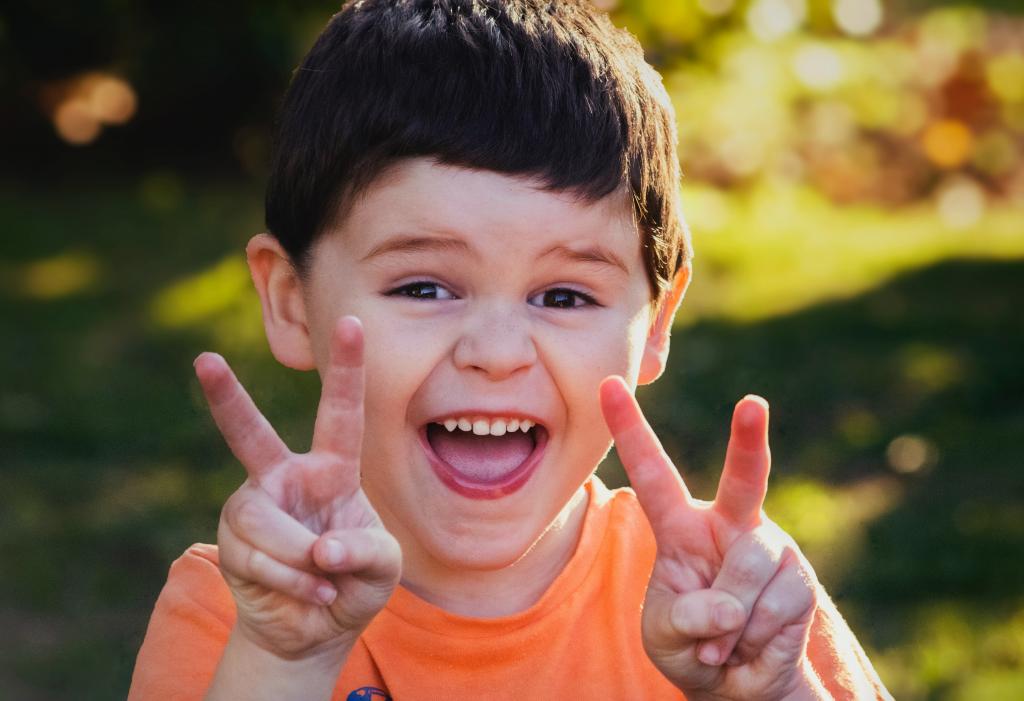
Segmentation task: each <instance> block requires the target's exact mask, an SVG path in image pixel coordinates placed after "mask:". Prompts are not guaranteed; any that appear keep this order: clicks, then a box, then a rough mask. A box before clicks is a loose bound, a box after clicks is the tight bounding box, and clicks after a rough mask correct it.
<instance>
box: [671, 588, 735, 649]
mask: <svg viewBox="0 0 1024 701" xmlns="http://www.w3.org/2000/svg"><path fill="white" fill-rule="evenodd" d="M745 620H746V612H745V611H744V610H743V605H742V604H741V603H740V602H739V601H737V600H736V598H735V597H734V596H732V595H731V594H728V593H726V592H724V591H719V590H716V589H697V590H695V591H691V592H687V593H685V594H681V595H680V596H679V597H677V598H676V600H675V601H674V602H673V603H672V608H671V611H670V615H669V620H668V621H667V623H668V625H667V626H666V628H665V631H664V633H665V634H666V637H668V636H669V635H671V636H673V637H674V638H675V642H676V643H677V644H680V643H681V644H686V643H687V642H690V641H694V640H703V639H707V638H713V637H716V636H719V635H722V634H724V633H729V632H732V631H736V630H738V629H739V628H741V627H742V626H743V623H744V621H745Z"/></svg>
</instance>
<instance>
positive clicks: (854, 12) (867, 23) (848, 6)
mask: <svg viewBox="0 0 1024 701" xmlns="http://www.w3.org/2000/svg"><path fill="white" fill-rule="evenodd" d="M832 18H833V19H834V20H835V22H836V26H838V27H839V29H841V30H842V31H843V32H845V33H846V34H850V35H852V36H858V37H860V36H867V35H868V34H872V33H873V32H874V31H875V30H876V29H878V27H879V26H881V24H882V3H881V2H879V0H834V2H833V3H832Z"/></svg>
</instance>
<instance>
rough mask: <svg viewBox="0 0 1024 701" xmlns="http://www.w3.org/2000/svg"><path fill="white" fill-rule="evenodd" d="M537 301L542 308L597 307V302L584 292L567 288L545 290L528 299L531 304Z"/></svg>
mask: <svg viewBox="0 0 1024 701" xmlns="http://www.w3.org/2000/svg"><path fill="white" fill-rule="evenodd" d="M536 299H539V300H540V306H542V307H554V308H556V309H572V308H574V307H584V306H599V305H598V304H597V300H595V299H594V298H593V297H591V296H590V295H588V294H586V293H584V292H577V291H576V290H571V289H569V288H568V287H556V288H553V289H550V290H545V291H544V292H541V293H540V294H537V295H534V296H533V297H531V298H530V301H531V303H532V302H533V300H536Z"/></svg>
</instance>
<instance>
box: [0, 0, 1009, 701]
mask: <svg viewBox="0 0 1024 701" xmlns="http://www.w3.org/2000/svg"><path fill="white" fill-rule="evenodd" d="M598 4H599V5H601V6H602V7H605V8H607V9H610V10H611V11H612V14H613V18H614V20H615V21H616V22H617V23H619V24H620V25H623V26H626V27H628V28H629V29H630V30H631V31H632V32H634V33H635V34H636V35H637V36H638V37H639V38H640V39H641V41H642V43H643V44H644V47H645V49H646V50H647V52H648V58H649V60H650V61H651V62H652V63H653V64H655V65H656V66H657V67H658V68H659V69H660V70H661V71H662V73H663V75H664V78H665V82H666V85H667V86H668V87H669V89H670V92H671V94H672V96H673V99H674V101H675V104H676V109H677V112H678V120H679V128H680V157H681V161H682V164H683V170H684V174H685V177H684V183H683V200H684V204H685V206H686V211H687V215H688V218H689V221H690V224H691V227H692V229H693V235H694V243H695V249H696V259H695V266H696V273H695V278H694V283H693V285H692V287H691V291H690V293H689V295H688V297H687V300H686V302H685V303H684V306H683V311H682V312H681V315H680V318H679V319H678V324H677V329H676V332H675V335H674V343H673V353H672V358H671V364H670V367H669V370H668V371H667V372H666V375H665V377H664V378H663V379H662V380H661V381H660V382H658V383H657V384H656V385H655V386H653V387H651V388H646V389H643V390H641V399H642V402H643V404H644V406H645V408H646V410H647V411H648V414H649V416H650V417H651V419H652V422H653V423H654V424H655V428H656V429H657V430H658V433H659V434H660V435H661V437H662V439H663V440H664V442H665V444H666V447H667V449H668V450H669V452H670V453H671V455H672V456H673V457H674V458H675V459H676V460H677V464H678V465H679V466H680V469H681V471H682V472H683V473H684V475H685V476H686V479H687V480H688V482H690V484H691V488H692V489H693V490H694V491H695V493H696V494H697V495H698V496H701V497H704V498H710V497H711V496H712V495H713V490H714V484H715V481H716V479H717V475H718V472H719V470H720V468H721V461H722V456H723V453H724V444H725V440H726V438H727V435H726V433H727V427H728V420H729V415H730V410H731V407H732V404H733V402H734V401H735V400H736V399H737V398H738V397H740V396H742V394H744V393H746V392H756V393H760V394H762V395H763V396H765V397H767V398H768V399H769V401H771V403H772V408H773V413H772V447H773V456H774V461H775V465H774V468H773V478H772V485H771V488H770V494H769V504H768V512H769V515H771V516H772V517H773V518H775V519H776V520H777V521H779V522H780V523H781V524H782V525H783V526H784V527H785V528H786V529H788V530H789V531H790V532H791V533H792V534H793V535H794V536H795V537H796V538H797V540H798V541H799V542H800V543H801V545H802V546H803V548H804V549H805V551H806V552H807V553H808V555H809V557H810V559H811V561H812V562H813V563H814V565H815V567H816V568H817V570H818V572H819V575H820V577H821V578H822V580H823V581H824V582H825V584H826V586H827V588H828V590H829V591H830V592H831V593H832V594H833V596H834V598H835V599H836V600H837V602H838V604H839V606H840V608H841V610H842V611H843V612H844V613H845V614H846V615H847V616H848V618H849V619H850V621H851V623H852V625H853V627H854V629H855V631H856V632H857V634H858V635H859V637H860V639H861V641H862V642H863V643H864V645H865V646H866V648H867V649H868V651H869V653H870V655H871V658H872V660H873V661H874V662H875V664H876V666H877V667H878V669H879V672H880V673H881V675H882V677H883V679H884V681H885V682H886V683H887V685H888V686H889V688H890V690H891V691H892V692H893V693H894V694H895V696H896V697H897V698H900V699H1020V698H1024V470H1022V469H1021V468H1022V455H1024V454H1022V451H1021V448H1020V445H1021V443H1022V440H1024V369H1022V368H1024V362H1022V361H1024V313H1022V311H1021V306H1022V305H1024V6H1022V4H1021V3H1020V1H1019V0H1003V1H1002V2H999V1H996V0H993V1H991V2H973V3H968V4H957V3H929V2H924V1H919V2H913V1H911V0H899V1H897V0H886V1H885V2H881V1H879V0H671V1H664V0H622V1H621V2H612V1H609V0H603V1H602V2H599V3H598ZM336 9H337V4H336V3H334V2H301V3H300V2H286V1H284V0H253V1H250V2H245V3H241V2H221V3H210V2H197V1H195V0H182V1H181V2H175V3H155V2H151V3H125V2H120V1H118V0H106V1H105V2H100V1H98V0H97V1H94V2H79V3H70V2H65V3H56V2H42V3H21V4H20V5H13V4H7V5H6V7H5V9H2V10H0V66H2V72H0V216H2V221H3V228H4V231H3V234H2V235H0V339H2V340H3V342H2V343H0V360H2V362H0V367H2V373H3V374H2V376H0V447H2V449H0V630H2V631H3V635H2V636H0V698H10V699H26V700H31V699H65V698H76V699H116V698H123V697H124V695H125V693H126V690H127V687H128V682H129V679H130V675H131V669H132V666H133V663H134V656H135V653H136V651H137V649H138V646H139V644H140V642H141V639H142V635H143V632H144V629H145V625H146V622H147V619H148V615H149V612H150V610H151V608H152V605H153V602H154V600H155V598H156V595H157V593H158V591H159V589H160V587H161V585H162V584H163V581H164V578H165V576H166V572H167V568H168V566H169V564H170V562H171V561H172V560H173V559H174V558H176V557H177V556H178V555H179V554H180V553H181V552H182V551H183V549H184V548H185V547H187V546H188V545H189V544H190V543H192V542H195V541H206V542H213V541H214V539H215V529H216V523H217V516H218V512H219V509H220V505H221V504H222V503H223V501H224V499H225V498H226V497H227V495H228V494H229V493H230V492H231V491H232V490H234V489H235V487H236V486H237V485H238V484H239V483H240V481H241V479H242V476H243V473H242V470H241V468H240V467H239V466H237V465H236V464H235V463H234V461H233V459H232V458H231V456H230V454H229V453H228V451H227V449H226V448H225V447H224V445H223V444H222V442H221V439H220V438H219V436H218V434H217V432H216V430H215V429H214V427H213V425H212V422H211V421H210V420H209V418H208V416H207V414H206V410H205V407H204V405H203V403H202V400H201V397H200V395H199V392H198V387H197V384H196V383H195V381H194V379H193V375H192V368H191V361H192V359H193V358H194V357H195V355H196V354H197V353H198V352H200V351H201V350H204V349H216V350H218V351H220V352H222V353H224V354H225V355H227V356H228V357H229V359H230V360H231V362H232V363H233V364H234V365H235V366H236V369H237V371H238V373H239V375H240V376H241V377H242V379H243V381H244V382H246V384H247V385H248V386H249V387H250V388H251V389H252V392H253V394H254V396H255V398H256V400H257V402H258V403H259V404H260V405H261V406H262V407H263V408H264V409H265V411H266V413H267V414H268V415H269V417H270V418H271V420H272V421H273V423H274V424H275V425H277V426H278V427H280V429H281V432H282V433H283V435H284V436H285V437H286V438H287V439H288V440H289V441H290V442H291V444H292V445H293V446H294V447H296V448H301V447H302V446H304V445H306V444H308V441H309V436H310V431H311V428H310V427H311V420H312V413H313V410H314V407H315V403H316V393H317V383H316V378H315V377H313V376H312V375H310V374H297V373H294V372H291V371H288V370H285V369H283V368H281V367H279V366H277V365H276V363H275V362H274V361H273V359H272V358H271V357H270V355H269V352H268V349H267V346H266V341H265V340H264V339H263V336H262V329H261V326H260V321H259V310H258V305H257V302H256V299H255V296H254V293H253V292H252V291H251V289H250V285H249V281H248V275H247V271H246V269H245V266H244V260H243V256H242V247H243V245H244V243H245V241H246V240H247V239H248V237H249V236H250V235H252V234H253V233H256V232H258V231H260V230H261V229H262V216H263V212H262V195H263V187H264V183H265V179H266V175H267V161H268V154H269V135H270V124H271V120H272V119H273V116H274V111H275V109H276V106H277V104H278V101H279V99H280V97H281V95H282V93H283V90H284V88H285V87H286V85H287V81H288V79H289V76H290V74H291V71H292V69H293V68H294V67H295V66H296V65H297V63H298V61H299V60H300V58H301V57H302V55H303V54H304V53H305V51H306V50H307V49H308V48H309V46H310V45H311V43H312V41H313V39H314V37H315V36H316V34H317V33H318V31H319V30H320V28H321V27H322V26H323V25H324V24H325V22H326V21H327V19H328V18H329V16H330V15H331V14H332V13H333V12H334V11H335V10H336ZM601 474H602V476H603V477H604V478H605V479H606V481H607V482H609V483H610V484H612V485H620V484H622V483H623V481H624V480H623V477H622V473H621V469H620V468H619V467H618V465H617V463H616V461H615V459H614V456H613V457H612V458H610V459H609V461H608V463H607V464H606V465H604V466H603V467H602V472H601Z"/></svg>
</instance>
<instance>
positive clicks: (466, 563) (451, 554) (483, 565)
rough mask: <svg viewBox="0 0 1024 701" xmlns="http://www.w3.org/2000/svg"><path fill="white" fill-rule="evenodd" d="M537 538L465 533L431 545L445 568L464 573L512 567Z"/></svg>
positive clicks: (437, 558)
mask: <svg viewBox="0 0 1024 701" xmlns="http://www.w3.org/2000/svg"><path fill="white" fill-rule="evenodd" d="M536 541H537V537H533V536H526V537H524V534H522V533H518V534H506V535H505V536H502V537H500V538H494V537H474V536H472V535H467V536H462V537H459V538H458V539H455V538H443V539H441V540H439V541H438V542H434V543H431V544H430V548H429V549H430V550H431V551H432V552H431V555H432V556H433V558H434V559H435V560H436V561H437V562H438V563H440V564H441V565H443V566H444V567H445V568H446V569H449V570H453V571H463V572H494V571H497V570H502V569H505V568H507V567H511V566H512V565H514V564H516V563H517V562H519V560H521V559H522V558H523V556H524V555H526V553H528V552H529V551H530V549H531V548H532V547H533V545H534V543H535V542H536Z"/></svg>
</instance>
